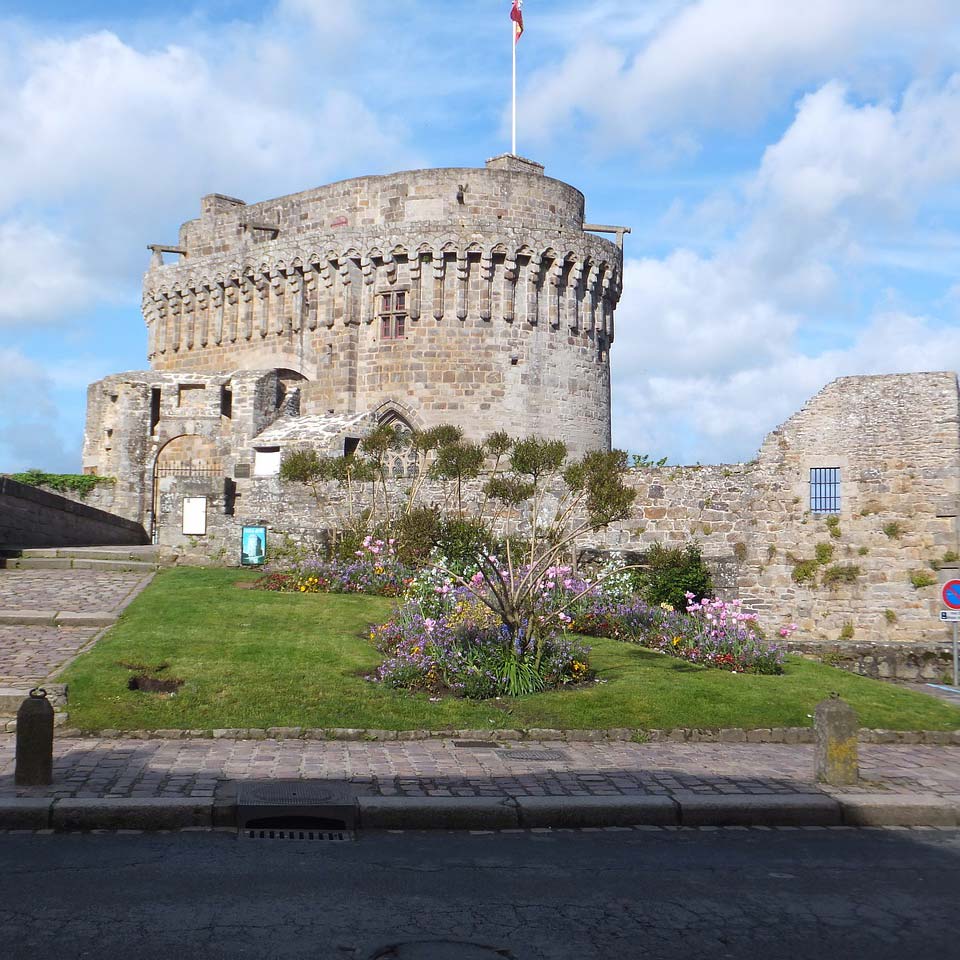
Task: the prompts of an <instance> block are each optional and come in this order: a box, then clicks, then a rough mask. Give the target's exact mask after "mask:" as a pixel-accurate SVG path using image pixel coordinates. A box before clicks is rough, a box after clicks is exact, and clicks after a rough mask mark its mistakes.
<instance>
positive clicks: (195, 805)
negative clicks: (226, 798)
mask: <svg viewBox="0 0 960 960" xmlns="http://www.w3.org/2000/svg"><path fill="white" fill-rule="evenodd" d="M2 809H3V807H2V802H0V811H2ZM212 824H213V800H212V799H210V800H195V799H193V798H191V797H130V798H125V797H104V798H99V797H90V798H86V797H80V798H70V799H64V800H55V801H54V802H53V804H52V806H51V810H50V826H51V827H53V829H54V830H58V831H63V832H68V831H71V830H180V829H182V828H184V827H209V826H212Z"/></svg>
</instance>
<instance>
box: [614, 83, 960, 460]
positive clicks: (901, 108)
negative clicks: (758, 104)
mask: <svg viewBox="0 0 960 960" xmlns="http://www.w3.org/2000/svg"><path fill="white" fill-rule="evenodd" d="M958 130H960V78H958V77H951V78H949V79H948V80H946V81H945V82H944V83H943V84H942V85H940V86H931V85H929V84H915V85H914V86H912V87H911V88H910V89H908V90H907V92H906V94H905V95H904V97H903V98H902V102H901V103H899V104H896V105H895V104H890V103H882V104H871V103H866V104H855V103H853V102H851V100H850V98H849V96H848V95H847V94H846V93H845V91H844V89H843V88H842V87H841V86H839V85H838V84H835V83H830V84H827V85H825V86H824V87H823V88H821V89H820V90H818V91H817V92H815V93H813V94H810V95H809V96H807V97H805V98H804V99H803V100H802V101H801V103H800V104H799V105H798V108H797V115H796V117H795V120H794V122H793V124H792V125H791V126H790V128H789V129H788V130H787V131H786V132H785V133H784V135H783V137H782V138H781V139H780V140H779V141H778V142H777V143H776V144H774V145H772V146H770V147H769V148H768V149H767V150H766V152H765V154H764V157H763V160H762V162H761V164H760V166H759V168H758V170H757V171H756V173H755V174H754V176H753V177H752V178H751V179H750V180H749V181H748V182H747V184H746V185H745V187H744V190H743V192H742V194H741V196H740V199H739V202H736V203H734V204H732V205H731V204H730V203H719V202H716V203H715V202H707V203H706V204H704V206H703V207H702V208H701V209H699V210H697V211H694V212H693V214H692V215H691V221H692V222H693V223H699V222H700V220H701V218H702V217H704V216H706V215H708V214H707V213H705V211H707V212H709V211H714V212H716V215H717V216H718V217H720V218H721V219H722V220H723V222H722V223H720V224H718V225H715V229H714V230H713V231H712V235H713V236H719V237H722V238H723V239H721V240H719V241H717V242H714V243H713V244H712V245H711V244H707V245H706V246H707V249H705V250H701V251H699V252H693V251H691V250H688V249H678V250H675V251H673V252H672V253H670V254H668V255H666V256H664V257H663V258H659V259H653V258H646V259H640V260H632V261H628V262H627V264H626V268H625V282H624V299H623V302H622V305H621V308H620V310H619V311H618V318H617V320H618V322H617V329H618V334H617V342H616V344H615V347H614V350H613V353H612V357H613V362H614V398H615V404H616V414H615V433H616V434H617V442H619V443H620V444H621V445H627V446H629V447H631V448H632V449H634V450H640V451H645V452H649V453H650V454H651V455H655V456H661V455H663V454H664V453H668V454H669V455H670V456H671V457H673V458H675V459H677V458H679V459H688V460H689V459H700V460H703V461H707V460H711V459H717V458H721V459H728V458H730V457H731V456H732V457H739V458H744V457H750V456H752V454H753V453H754V452H755V450H756V448H757V447H758V445H759V443H760V440H761V439H762V436H763V434H764V433H765V432H766V431H768V430H770V429H772V428H773V427H774V426H776V424H777V423H778V422H780V421H781V420H783V419H784V418H786V417H787V416H789V415H790V414H791V413H793V412H794V411H795V410H796V409H797V408H798V407H799V406H800V405H801V404H802V403H803V401H804V400H806V399H807V398H808V397H809V396H810V395H812V394H813V393H814V392H816V390H818V389H819V388H820V387H822V386H823V385H824V384H825V383H826V382H828V381H829V380H831V379H833V378H835V377H838V376H843V375H847V374H855V373H894V372H899V371H914V370H931V369H934V370H937V369H951V368H953V369H955V368H956V367H958V366H960V348H958V349H951V348H950V347H949V346H948V347H947V348H946V349H945V348H944V347H943V344H945V343H946V344H950V343H953V342H955V341H956V340H957V338H956V336H955V328H953V327H952V326H951V325H950V324H948V323H945V322H943V321H941V320H938V319H936V318H935V317H924V316H918V315H917V313H916V311H914V310H912V309H911V308H910V306H909V302H907V303H906V304H904V305H903V306H900V305H899V304H900V303H901V301H902V300H903V298H902V297H901V295H899V294H898V292H897V291H896V289H892V290H889V291H882V290H877V291H876V292H875V293H874V294H873V299H874V301H875V304H878V303H879V304H880V305H875V306H874V307H873V308H872V309H870V308H869V307H868V315H867V316H866V317H864V316H863V312H862V308H860V307H858V304H857V302H856V299H855V297H853V296H852V294H851V291H852V289H853V288H855V287H856V285H857V284H858V283H859V280H860V275H861V273H862V271H863V269H864V265H865V264H870V263H878V262H880V261H882V260H883V259H884V258H886V259H890V258H891V257H896V258H897V261H898V264H899V266H900V267H901V268H904V267H907V266H910V265H911V262H912V266H914V267H915V268H917V269H920V270H922V271H924V272H926V273H931V272H932V273H937V272H942V273H943V274H944V275H945V276H950V275H951V274H950V272H949V270H948V269H946V268H947V266H951V265H952V266H956V263H957V254H956V250H957V246H958V242H957V237H956V234H955V233H954V232H953V231H950V230H948V229H946V228H945V227H944V226H943V224H942V223H940V222H939V220H938V218H939V217H941V216H942V215H943V213H944V212H945V210H951V212H954V213H955V211H956V198H953V199H952V200H951V197H950V194H949V192H945V191H944V188H945V187H949V186H951V185H952V184H954V183H955V182H956V181H957V180H958V178H960V133H958ZM951 202H952V204H953V206H952V208H951V207H950V206H949V205H950V204H951ZM931 208H933V210H934V212H933V214H932V215H931V213H930V210H931ZM678 216H679V214H678V213H677V212H676V211H671V217H672V218H673V219H676V218H677V217H678ZM931 219H932V220H933V222H934V223H937V224H938V225H937V226H936V228H933V227H931V226H930V221H931ZM738 221H739V223H740V228H739V230H735V231H733V232H732V235H730V231H729V228H730V227H731V226H732V225H734V224H735V223H737V222H738ZM904 237H906V238H909V241H910V244H911V247H910V249H909V251H903V250H900V251H895V250H894V251H891V250H890V248H889V246H888V244H889V243H890V242H897V241H901V242H902V240H903V238H904ZM951 240H952V243H951ZM907 254H909V256H908V255H907ZM938 262H940V263H942V270H941V269H939V268H936V267H935V264H937V263H938ZM953 275H955V274H953ZM884 298H886V299H887V300H888V301H889V302H891V303H893V304H895V305H896V306H895V307H890V306H884V305H883V304H882V300H883V299H884ZM941 299H942V304H943V305H944V306H945V307H946V309H947V310H948V312H952V307H951V302H952V301H951V298H950V292H949V290H944V291H943V293H942V295H941ZM813 332H815V333H816V334H817V336H816V337H814V338H813V340H811V337H810V334H811V333H813ZM824 337H825V338H826V344H827V345H826V346H823V344H822V342H821V343H819V345H818V341H821V340H822V339H823V338H824ZM638 371H639V372H640V373H639V374H638ZM618 424H624V425H625V424H630V433H629V434H626V433H625V432H624V431H623V430H622V429H621V428H619V427H618V426H617V425H618Z"/></svg>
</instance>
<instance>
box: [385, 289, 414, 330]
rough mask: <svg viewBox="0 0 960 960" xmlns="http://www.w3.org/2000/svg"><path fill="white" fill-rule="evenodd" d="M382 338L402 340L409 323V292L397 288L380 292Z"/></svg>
mask: <svg viewBox="0 0 960 960" xmlns="http://www.w3.org/2000/svg"><path fill="white" fill-rule="evenodd" d="M379 315H380V339H381V340H402V339H403V338H404V333H405V327H406V323H407V293H406V291H405V290H397V291H394V292H393V293H381V294H380V314H379Z"/></svg>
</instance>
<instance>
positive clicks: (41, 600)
mask: <svg viewBox="0 0 960 960" xmlns="http://www.w3.org/2000/svg"><path fill="white" fill-rule="evenodd" d="M151 576H152V574H148V575H144V574H142V573H120V572H113V571H99V570H0V612H2V614H3V615H4V616H6V617H7V618H8V619H15V617H16V615H17V614H18V613H36V612H37V611H46V612H49V613H51V614H53V613H59V614H64V613H66V614H93V613H99V614H104V615H105V616H113V617H116V616H118V615H119V614H120V612H121V611H122V610H123V608H124V607H125V606H126V605H127V604H128V603H129V602H130V601H131V600H132V599H133V598H134V597H135V596H136V595H137V594H138V593H139V592H140V591H141V590H142V589H143V588H144V587H145V586H146V585H147V584H148V583H149V582H150V578H151ZM101 629H102V628H100V627H91V626H52V625H36V624H17V623H8V624H0V687H3V686H18V687H19V686H24V685H26V684H29V683H35V682H37V681H39V680H45V679H48V678H49V677H51V676H52V675H53V674H54V673H56V672H57V671H58V670H60V669H61V668H62V667H63V666H65V665H66V664H67V663H69V662H70V661H71V660H72V659H73V658H74V657H75V656H76V655H77V654H78V653H79V652H80V651H81V650H82V649H83V648H84V647H85V646H86V645H87V644H88V643H90V641H91V640H93V638H94V637H96V636H97V635H98V633H99V632H100V630H101Z"/></svg>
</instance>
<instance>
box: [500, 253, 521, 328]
mask: <svg viewBox="0 0 960 960" xmlns="http://www.w3.org/2000/svg"><path fill="white" fill-rule="evenodd" d="M517 273H518V271H517V258H516V257H510V256H508V257H507V259H506V260H504V262H503V319H504V320H506V321H507V323H513V320H514V317H515V316H516V302H517Z"/></svg>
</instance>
